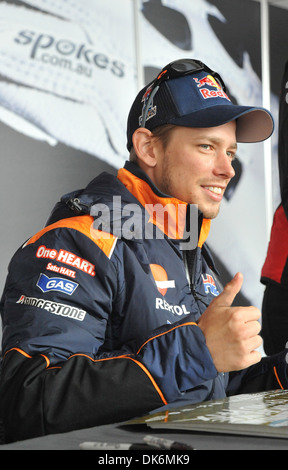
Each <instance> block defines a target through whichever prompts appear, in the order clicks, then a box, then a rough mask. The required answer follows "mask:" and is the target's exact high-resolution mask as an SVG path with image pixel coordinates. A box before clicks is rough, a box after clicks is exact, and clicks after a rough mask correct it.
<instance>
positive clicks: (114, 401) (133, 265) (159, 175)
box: [0, 59, 287, 442]
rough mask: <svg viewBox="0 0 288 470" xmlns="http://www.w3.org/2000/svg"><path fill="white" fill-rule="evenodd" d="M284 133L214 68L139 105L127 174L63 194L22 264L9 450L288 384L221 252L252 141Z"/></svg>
mask: <svg viewBox="0 0 288 470" xmlns="http://www.w3.org/2000/svg"><path fill="white" fill-rule="evenodd" d="M272 132H273V120H272V117H271V115H270V113H269V112H268V111H266V110H264V109H262V108H252V107H247V106H236V105H234V104H233V103H232V102H231V101H230V99H229V97H228V95H227V93H226V89H225V85H224V83H223V80H222V79H221V77H220V76H219V75H218V74H217V73H215V72H213V71H212V70H211V69H210V68H208V67H207V66H206V65H204V64H203V63H201V62H199V61H195V60H192V59H186V60H180V61H176V62H174V63H172V64H169V65H168V66H167V67H165V68H164V69H163V70H162V71H161V73H160V74H159V76H158V77H156V79H155V80H154V81H153V82H152V83H151V84H150V85H149V86H147V87H145V89H143V90H141V91H140V92H139V94H138V96H137V97H136V99H135V101H134V103H133V105H132V107H131V111H130V114H129V117H128V126H127V138H128V141H127V147H128V150H129V153H130V158H129V161H128V162H126V164H125V167H124V168H121V169H120V170H119V172H118V175H117V177H114V176H112V175H109V174H107V173H104V174H101V175H99V176H97V177H96V178H95V179H94V180H93V181H92V182H91V183H90V184H89V185H88V186H87V187H86V189H83V190H79V191H74V192H73V193H71V194H68V195H65V196H63V198H62V199H61V201H60V203H58V204H57V205H56V207H55V209H54V211H53V212H52V215H51V217H50V219H49V221H48V222H47V225H46V227H45V228H43V230H41V231H40V232H39V233H37V234H35V235H34V236H32V237H31V238H30V239H29V240H28V241H27V242H26V243H25V244H24V245H23V246H22V247H21V248H20V249H19V250H18V251H17V252H16V254H15V255H14V257H13V259H12V261H11V263H10V267H9V273H8V278H7V283H6V287H5V290H4V293H3V297H2V301H1V314H2V321H3V344H2V351H3V354H4V358H3V370H2V380H1V389H0V391H1V396H0V406H1V414H2V416H3V421H4V426H5V434H6V441H7V442H10V441H13V440H14V441H15V440H19V439H25V438H28V437H30V438H31V437H35V436H39V435H43V434H49V433H59V432H65V431H70V430H73V429H79V428H83V427H91V426H96V425H100V424H107V423H115V422H120V421H123V420H126V419H129V418H132V417H135V416H139V415H141V414H146V413H147V412H150V411H152V410H155V409H159V408H163V407H169V406H175V405H176V404H180V403H182V404H183V403H185V402H188V403H199V402H203V401H206V400H212V399H219V398H224V397H225V396H227V395H231V394H238V393H243V392H252V391H264V390H271V389H275V388H279V387H283V388H286V387H287V373H286V369H287V363H286V359H285V358H286V354H287V352H286V351H283V353H281V354H279V355H277V356H275V357H271V358H264V359H261V355H260V354H259V352H258V348H259V346H260V345H261V338H260V336H259V332H260V324H259V318H260V312H259V310H258V309H257V308H255V307H253V306H251V307H233V306H232V303H233V300H234V298H235V296H236V295H237V294H238V292H239V291H240V289H241V286H242V280H243V279H242V275H241V274H240V273H237V274H236V275H235V277H234V278H233V279H232V281H231V282H230V283H228V284H227V285H226V286H225V287H224V289H223V288H222V286H221V283H220V282H219V280H218V274H217V270H216V267H215V264H214V262H213V259H212V256H211V253H210V251H209V249H208V247H207V245H206V239H207V237H208V234H209V229H210V224H211V220H212V219H214V218H215V217H216V216H217V214H218V213H219V210H220V206H221V201H222V199H223V196H224V193H225V190H226V188H227V185H228V184H229V182H230V180H231V179H232V178H233V176H234V174H235V172H234V169H233V166H232V163H233V159H234V157H235V153H236V150H237V142H248V143H249V142H250V143H251V142H259V141H262V140H265V139H267V138H269V136H270V135H271V134H272ZM115 201H116V202H117V204H116V203H115ZM195 206H196V208H197V209H196V211H195V210H194V211H193V210H192V207H194V208H195ZM151 207H152V208H154V209H155V208H159V207H160V208H161V209H162V213H163V214H164V216H165V214H166V215H169V217H168V218H166V219H165V217H164V218H162V219H161V220H160V221H159V217H154V215H153V211H151ZM154 209H153V210H154ZM131 212H134V213H135V214H136V216H135V214H134V216H133V218H132V219H131ZM171 215H172V217H170V216H171ZM99 220H101V224H99ZM132 220H133V223H132ZM167 220H168V221H167ZM171 221H172V222H173V223H172V222H171ZM129 224H130V225H131V227H130V226H129ZM171 225H173V226H171ZM123 227H125V230H123ZM129 227H130V228H129ZM193 227H194V228H195V227H196V234H197V236H196V240H195V243H194V245H193V246H191V244H189V243H187V235H189V234H191V228H193ZM147 228H148V230H147ZM148 235H149V236H148ZM160 235H161V236H160ZM227 256H228V254H227ZM60 274H61V278H60ZM71 279H73V281H72V280H71ZM71 312H73V314H71ZM75 312H76V313H77V314H74V313H75Z"/></svg>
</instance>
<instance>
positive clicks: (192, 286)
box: [184, 248, 209, 307]
mask: <svg viewBox="0 0 288 470" xmlns="http://www.w3.org/2000/svg"><path fill="white" fill-rule="evenodd" d="M196 257H197V248H196V249H195V255H194V259H193V264H192V267H191V276H190V273H189V267H188V262H187V256H186V254H185V256H184V265H185V272H186V278H187V280H188V283H189V287H190V291H191V293H192V295H193V297H194V299H195V300H196V302H197V303H198V302H201V303H202V304H203V305H205V307H209V304H207V302H204V300H203V299H201V298H200V297H199V296H198V293H197V291H196V288H195V274H196V262H195V260H196Z"/></svg>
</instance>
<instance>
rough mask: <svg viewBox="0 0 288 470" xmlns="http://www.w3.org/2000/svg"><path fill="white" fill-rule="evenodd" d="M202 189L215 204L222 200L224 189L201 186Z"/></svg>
mask: <svg viewBox="0 0 288 470" xmlns="http://www.w3.org/2000/svg"><path fill="white" fill-rule="evenodd" d="M202 188H203V189H204V191H205V192H206V194H207V195H208V196H209V197H210V198H211V199H213V200H214V201H215V202H220V201H221V200H222V198H223V195H224V191H225V188H223V187H220V186H202Z"/></svg>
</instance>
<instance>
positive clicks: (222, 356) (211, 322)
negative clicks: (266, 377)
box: [198, 273, 262, 372]
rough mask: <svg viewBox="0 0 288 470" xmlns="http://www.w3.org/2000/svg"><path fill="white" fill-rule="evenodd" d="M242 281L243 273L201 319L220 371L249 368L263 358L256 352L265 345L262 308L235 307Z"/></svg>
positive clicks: (200, 322) (201, 326)
mask: <svg viewBox="0 0 288 470" xmlns="http://www.w3.org/2000/svg"><path fill="white" fill-rule="evenodd" d="M242 284H243V276H242V274H241V273H238V274H236V276H235V277H234V278H233V279H232V281H230V282H229V283H228V284H227V285H226V286H225V288H224V290H223V292H222V293H221V294H220V295H219V296H218V297H217V298H215V299H214V300H213V301H212V302H211V304H210V305H209V307H208V308H207V310H206V311H205V312H204V313H203V315H202V316H201V318H200V319H199V322H198V326H199V327H200V328H201V330H202V332H203V334H204V336H205V339H206V344H207V347H208V349H209V351H210V354H211V356H212V359H213V361H214V364H215V367H216V369H217V370H218V372H232V371H237V370H242V369H246V368H247V367H249V366H251V365H253V364H256V363H257V362H259V361H260V360H261V354H260V353H259V352H258V351H256V349H257V348H259V347H260V346H261V344H262V338H261V337H260V336H259V333H260V330H261V326H260V323H259V321H258V320H259V319H260V317H261V313H260V311H259V310H258V309H257V308H256V307H232V304H233V301H234V299H235V297H236V295H237V294H238V293H239V292H240V290H241V287H242Z"/></svg>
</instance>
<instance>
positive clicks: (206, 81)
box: [194, 75, 222, 90]
mask: <svg viewBox="0 0 288 470" xmlns="http://www.w3.org/2000/svg"><path fill="white" fill-rule="evenodd" d="M194 80H195V82H196V83H197V86H198V88H201V87H202V86H204V85H209V86H212V87H214V88H218V89H220V90H221V89H222V88H221V86H220V85H219V83H218V82H217V80H215V78H214V77H212V75H206V77H204V78H194Z"/></svg>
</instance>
